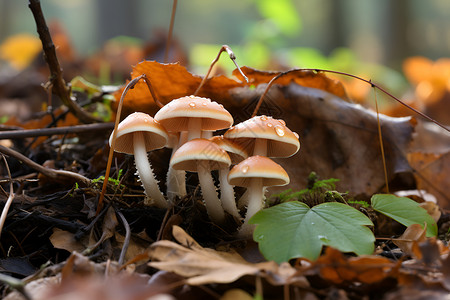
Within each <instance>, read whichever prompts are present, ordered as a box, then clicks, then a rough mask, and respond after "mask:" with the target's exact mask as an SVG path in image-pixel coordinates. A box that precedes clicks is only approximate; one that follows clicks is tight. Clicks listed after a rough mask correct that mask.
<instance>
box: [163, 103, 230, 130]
mask: <svg viewBox="0 0 450 300" xmlns="http://www.w3.org/2000/svg"><path fill="white" fill-rule="evenodd" d="M189 118H201V119H202V130H211V131H212V130H219V129H224V128H229V127H230V126H231V125H232V124H233V117H232V116H231V114H230V113H229V112H228V111H227V110H226V109H225V108H224V107H223V105H221V104H218V103H217V102H214V101H211V99H208V98H202V97H197V96H187V97H181V98H178V99H175V100H172V101H170V102H169V103H167V104H166V105H164V106H163V107H162V108H161V109H160V110H159V111H158V112H157V113H156V114H155V119H156V120H158V121H159V122H160V123H161V124H162V125H163V126H164V128H166V129H167V131H177V132H178V131H187V130H188V121H189Z"/></svg>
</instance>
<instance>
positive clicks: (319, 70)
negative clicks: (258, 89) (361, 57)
mask: <svg viewBox="0 0 450 300" xmlns="http://www.w3.org/2000/svg"><path fill="white" fill-rule="evenodd" d="M304 71H313V72H317V73H319V72H324V73H333V74H338V75H342V76H347V77H351V78H355V79H357V80H360V81H363V82H365V83H368V84H370V85H371V86H372V87H375V88H377V89H378V90H379V91H381V92H382V93H384V94H385V95H387V96H389V97H390V98H392V99H394V100H395V101H397V102H399V103H400V104H402V105H403V106H405V107H406V108H408V109H409V110H411V111H413V112H415V113H416V114H418V115H420V116H422V117H423V118H425V119H427V120H428V121H430V122H433V123H434V124H436V125H438V126H439V127H441V128H443V129H445V130H446V131H448V132H450V128H447V127H445V126H444V125H442V124H441V123H439V122H438V121H436V120H434V119H433V118H431V117H429V116H427V115H426V114H424V113H423V112H421V111H419V110H417V109H415V108H414V107H411V106H410V105H408V104H406V103H405V102H403V101H402V100H400V99H399V98H397V97H395V96H394V95H392V94H391V93H389V92H388V91H386V90H385V89H383V88H382V87H381V86H379V85H377V84H375V83H373V82H372V81H371V80H367V79H364V78H361V77H359V76H356V75H352V74H349V73H345V72H339V71H333V70H324V69H292V70H289V71H286V72H281V73H279V74H278V75H276V76H275V77H273V78H272V79H271V80H270V81H269V83H268V84H267V86H266V89H265V90H264V92H263V93H262V95H261V97H260V98H259V101H258V103H257V104H256V107H255V110H254V111H253V114H252V117H254V116H255V115H256V114H257V113H258V110H259V107H260V106H261V104H262V101H263V100H264V96H265V95H266V94H267V92H268V91H269V89H270V87H271V86H272V85H273V83H274V82H275V80H277V79H278V78H280V77H282V76H284V75H287V74H289V73H294V72H304Z"/></svg>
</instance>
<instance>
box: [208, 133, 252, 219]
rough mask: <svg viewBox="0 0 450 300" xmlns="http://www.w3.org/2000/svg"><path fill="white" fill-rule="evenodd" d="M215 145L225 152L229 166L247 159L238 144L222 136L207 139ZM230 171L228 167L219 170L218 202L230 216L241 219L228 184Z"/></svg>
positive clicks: (232, 190) (231, 187)
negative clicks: (228, 157) (229, 162)
mask: <svg viewBox="0 0 450 300" xmlns="http://www.w3.org/2000/svg"><path fill="white" fill-rule="evenodd" d="M209 140H210V141H212V142H214V143H216V144H217V145H218V146H219V147H220V148H222V149H223V150H225V151H227V153H228V155H229V156H230V159H231V164H233V165H235V164H238V163H239V162H241V161H242V160H243V159H246V158H247V157H248V154H247V152H246V151H245V150H244V149H243V148H242V147H241V146H240V145H238V144H236V143H233V142H232V141H230V140H227V139H226V138H224V137H223V136H222V135H220V136H214V137H212V138H210V139H209ZM229 172H230V169H229V168H228V167H226V168H221V169H219V181H220V200H221V202H222V206H223V209H224V210H225V211H226V212H228V213H229V214H231V215H232V216H234V217H236V218H238V219H241V216H240V214H239V210H238V209H237V207H236V200H235V197H234V189H233V186H232V185H231V184H229V183H228V179H227V178H228V173H229Z"/></svg>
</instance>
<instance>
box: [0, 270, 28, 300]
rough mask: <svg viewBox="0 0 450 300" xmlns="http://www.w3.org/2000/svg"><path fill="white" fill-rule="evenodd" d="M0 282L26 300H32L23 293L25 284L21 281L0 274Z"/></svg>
mask: <svg viewBox="0 0 450 300" xmlns="http://www.w3.org/2000/svg"><path fill="white" fill-rule="evenodd" d="M0 281H1V282H3V283H6V284H7V285H9V286H10V287H12V288H13V289H15V290H16V291H18V292H19V293H20V294H22V296H23V297H24V298H25V299H26V300H32V298H31V297H30V295H28V293H27V292H26V291H25V282H23V281H22V280H19V279H17V278H14V277H11V276H9V275H6V274H2V273H0Z"/></svg>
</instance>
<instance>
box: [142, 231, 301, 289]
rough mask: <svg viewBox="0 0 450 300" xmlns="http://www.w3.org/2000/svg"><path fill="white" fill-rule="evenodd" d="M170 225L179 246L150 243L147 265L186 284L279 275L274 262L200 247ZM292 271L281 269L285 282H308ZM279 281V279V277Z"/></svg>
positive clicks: (162, 241)
mask: <svg viewBox="0 0 450 300" xmlns="http://www.w3.org/2000/svg"><path fill="white" fill-rule="evenodd" d="M173 228H174V237H176V239H177V241H178V242H180V243H181V245H180V244H177V243H174V242H171V241H168V240H161V241H158V242H155V243H153V244H152V245H151V247H150V254H149V256H150V257H151V259H152V260H154V261H152V262H150V263H149V266H151V267H154V268H157V269H160V270H165V271H170V272H174V273H176V274H178V275H181V276H183V277H187V279H186V283H187V284H190V285H202V284H210V283H230V282H234V281H236V280H237V279H238V278H240V277H242V276H244V275H258V276H262V277H268V276H271V275H269V274H276V275H280V274H281V273H279V272H278V270H279V266H278V265H277V264H276V263H275V262H273V261H269V262H262V263H256V264H252V263H249V262H247V261H246V260H244V259H243V258H242V257H241V256H240V255H239V254H237V253H236V252H235V251H232V250H230V251H229V252H225V251H216V250H214V249H209V248H203V247H202V246H200V245H199V244H198V243H197V242H196V241H195V240H193V239H192V237H190V236H189V235H188V234H187V233H186V232H185V231H184V230H182V229H181V228H180V227H178V226H173ZM284 268H286V266H284ZM291 268H292V267H291ZM294 273H295V270H294V269H293V270H292V273H289V272H286V270H284V271H283V274H289V277H287V278H284V280H283V281H284V284H287V283H288V282H289V283H293V282H295V283H296V284H299V285H302V286H307V285H308V284H307V282H306V279H304V278H303V277H292V274H294ZM278 280H279V281H282V280H280V278H278Z"/></svg>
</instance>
